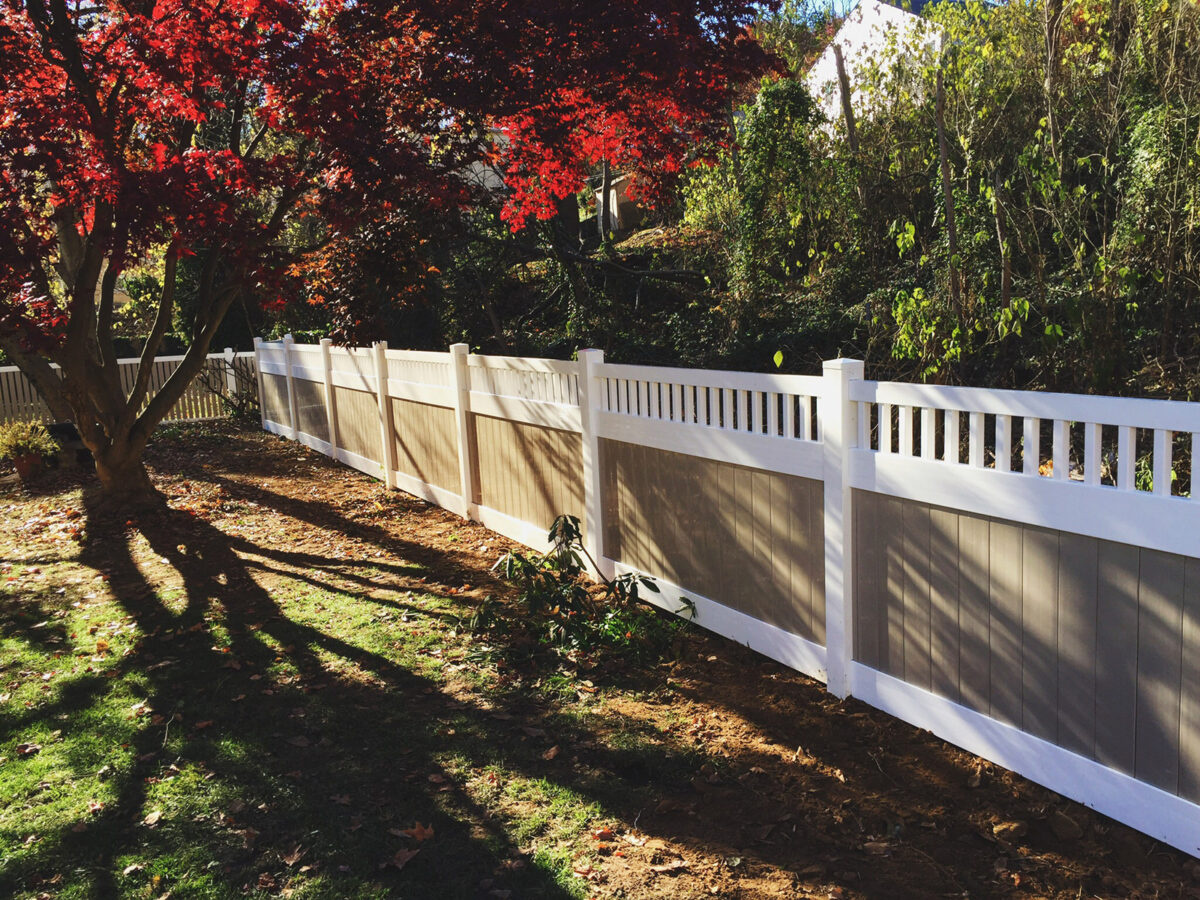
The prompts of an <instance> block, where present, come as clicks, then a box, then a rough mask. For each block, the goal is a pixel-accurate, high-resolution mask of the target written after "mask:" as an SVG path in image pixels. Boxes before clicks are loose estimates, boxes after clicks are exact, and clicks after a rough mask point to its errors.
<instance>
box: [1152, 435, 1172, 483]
mask: <svg viewBox="0 0 1200 900" xmlns="http://www.w3.org/2000/svg"><path fill="white" fill-rule="evenodd" d="M1174 439H1175V433H1174V432H1172V431H1167V430H1165V429H1162V428H1155V429H1154V493H1155V494H1156V495H1157V496H1159V497H1170V496H1171V444H1172V443H1173V442H1174Z"/></svg>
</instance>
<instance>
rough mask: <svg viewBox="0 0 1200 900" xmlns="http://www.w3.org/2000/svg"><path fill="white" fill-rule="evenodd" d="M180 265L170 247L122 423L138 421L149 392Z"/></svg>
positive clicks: (176, 253) (169, 321)
mask: <svg viewBox="0 0 1200 900" xmlns="http://www.w3.org/2000/svg"><path fill="white" fill-rule="evenodd" d="M178 265H179V254H178V252H177V251H176V248H174V247H172V248H171V249H170V250H168V251H167V260H166V263H165V268H164V270H163V289H162V294H161V295H160V296H159V300H158V311H157V312H156V313H155V315H154V325H153V326H152V327H151V329H150V335H149V337H147V338H146V345H145V346H144V347H142V354H141V357H140V358H139V359H138V370H137V378H136V380H135V381H134V383H133V390H132V391H130V393H129V399H128V400H127V401H126V404H125V413H124V415H123V416H122V417H121V418H122V424H125V423H128V422H133V421H134V420H136V418H137V414H138V409H139V407H141V405H142V401H143V400H145V399H146V392H147V391H148V390H149V389H150V375H151V372H152V371H153V369H154V357H155V356H156V355H157V354H158V347H159V345H160V344H161V343H162V339H163V336H164V335H165V334H166V333H167V326H169V325H170V324H171V314H172V312H173V311H174V306H175V272H176V270H177V268H178Z"/></svg>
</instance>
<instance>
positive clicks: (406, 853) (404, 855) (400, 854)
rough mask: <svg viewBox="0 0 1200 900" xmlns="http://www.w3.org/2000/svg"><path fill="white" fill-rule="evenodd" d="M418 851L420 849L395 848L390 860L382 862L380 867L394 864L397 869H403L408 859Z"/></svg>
mask: <svg viewBox="0 0 1200 900" xmlns="http://www.w3.org/2000/svg"><path fill="white" fill-rule="evenodd" d="M420 852H421V851H420V850H397V851H396V855H395V856H393V857H392V858H391V860H389V861H388V862H386V863H384V864H383V866H382V867H381V868H384V867H387V866H395V867H396V868H397V869H403V868H404V867H405V866H407V865H408V863H409V861H410V860H412V858H413V857H414V856H416V855H417V854H418V853H420Z"/></svg>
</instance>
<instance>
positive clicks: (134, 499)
mask: <svg viewBox="0 0 1200 900" xmlns="http://www.w3.org/2000/svg"><path fill="white" fill-rule="evenodd" d="M143 449H144V448H143V447H137V446H136V445H129V444H124V445H119V446H118V447H111V448H109V449H108V450H107V451H106V452H104V453H102V454H100V455H98V456H96V478H97V479H98V480H99V481H100V488H101V490H102V492H103V494H104V502H105V503H106V504H107V505H109V506H112V507H114V508H119V509H121V510H128V511H131V512H134V511H137V510H140V509H151V508H155V507H161V506H163V505H164V504H165V502H166V500H165V498H164V497H163V495H162V494H160V493H159V492H158V489H157V488H156V487H154V485H153V483H151V481H150V475H149V473H148V472H147V471H146V466H145V463H143V462H142V451H143Z"/></svg>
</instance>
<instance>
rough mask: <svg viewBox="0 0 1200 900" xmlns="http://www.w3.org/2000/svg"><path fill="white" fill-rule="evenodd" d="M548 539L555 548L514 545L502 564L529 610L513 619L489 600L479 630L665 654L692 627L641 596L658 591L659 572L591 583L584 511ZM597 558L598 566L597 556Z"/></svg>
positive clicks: (558, 524) (562, 647)
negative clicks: (527, 633) (582, 524)
mask: <svg viewBox="0 0 1200 900" xmlns="http://www.w3.org/2000/svg"><path fill="white" fill-rule="evenodd" d="M547 539H548V540H549V541H550V542H551V543H552V544H553V548H552V549H551V550H550V551H549V552H548V553H545V554H540V553H521V552H518V551H516V550H510V551H509V552H508V553H506V554H505V555H504V556H503V557H501V558H500V560H499V562H497V563H496V567H497V568H498V569H499V570H500V572H501V574H503V576H504V577H505V578H506V579H508V580H509V581H512V582H514V583H516V585H517V586H518V587H519V588H520V591H521V601H522V603H523V604H524V606H525V609H524V612H525V613H527V615H526V616H523V617H522V618H521V619H520V620H512V619H506V618H505V616H504V615H503V614H502V613H501V612H499V610H498V607H497V606H496V605H495V604H490V603H485V604H484V606H482V607H481V608H480V609H479V611H477V613H476V616H475V617H474V618H473V619H472V626H473V627H474V628H476V629H477V630H493V629H507V630H513V629H520V628H526V629H531V630H532V631H533V634H534V636H535V637H536V639H537V640H538V642H539V643H540V644H542V645H544V646H549V647H552V648H554V649H556V650H559V651H583V652H592V651H596V650H601V649H605V648H608V649H621V650H627V651H628V650H632V651H633V652H635V653H638V654H645V655H647V656H655V655H661V654H662V653H663V652H665V650H666V649H667V648H668V647H669V646H670V644H671V641H672V640H673V638H674V637H675V635H676V633H677V632H678V631H679V629H680V628H682V627H684V626H685V625H686V620H683V619H677V618H668V617H666V616H663V615H661V614H659V613H658V612H657V611H655V610H653V609H651V608H649V607H648V606H646V605H645V604H644V603H642V602H641V598H642V596H643V594H642V592H643V591H649V592H651V593H655V594H657V593H659V589H658V585H657V584H655V583H654V579H652V578H649V577H647V576H644V575H632V574H626V575H621V576H619V577H617V578H614V579H612V580H611V581H610V580H608V579H605V578H601V580H600V582H599V583H598V584H593V583H589V581H588V580H587V578H586V572H587V567H586V565H585V562H584V558H585V557H587V558H588V559H589V560H591V557H590V556H589V555H588V553H587V550H586V549H585V548H584V546H583V543H582V532H581V531H580V527H579V519H578V518H577V517H575V516H566V515H564V516H559V517H558V518H557V519H555V520H554V524H553V525H551V526H550V532H549V534H548V536H547ZM591 562H592V564H593V566H595V560H591ZM685 611H686V612H687V614H688V615H687V619H691V618H693V617H694V613H695V606H694V605H693V604H692V603H691V602H690V601H686V600H685V601H683V605H682V606H681V607H680V608H679V609H678V610H676V612H677V613H682V612H685Z"/></svg>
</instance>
